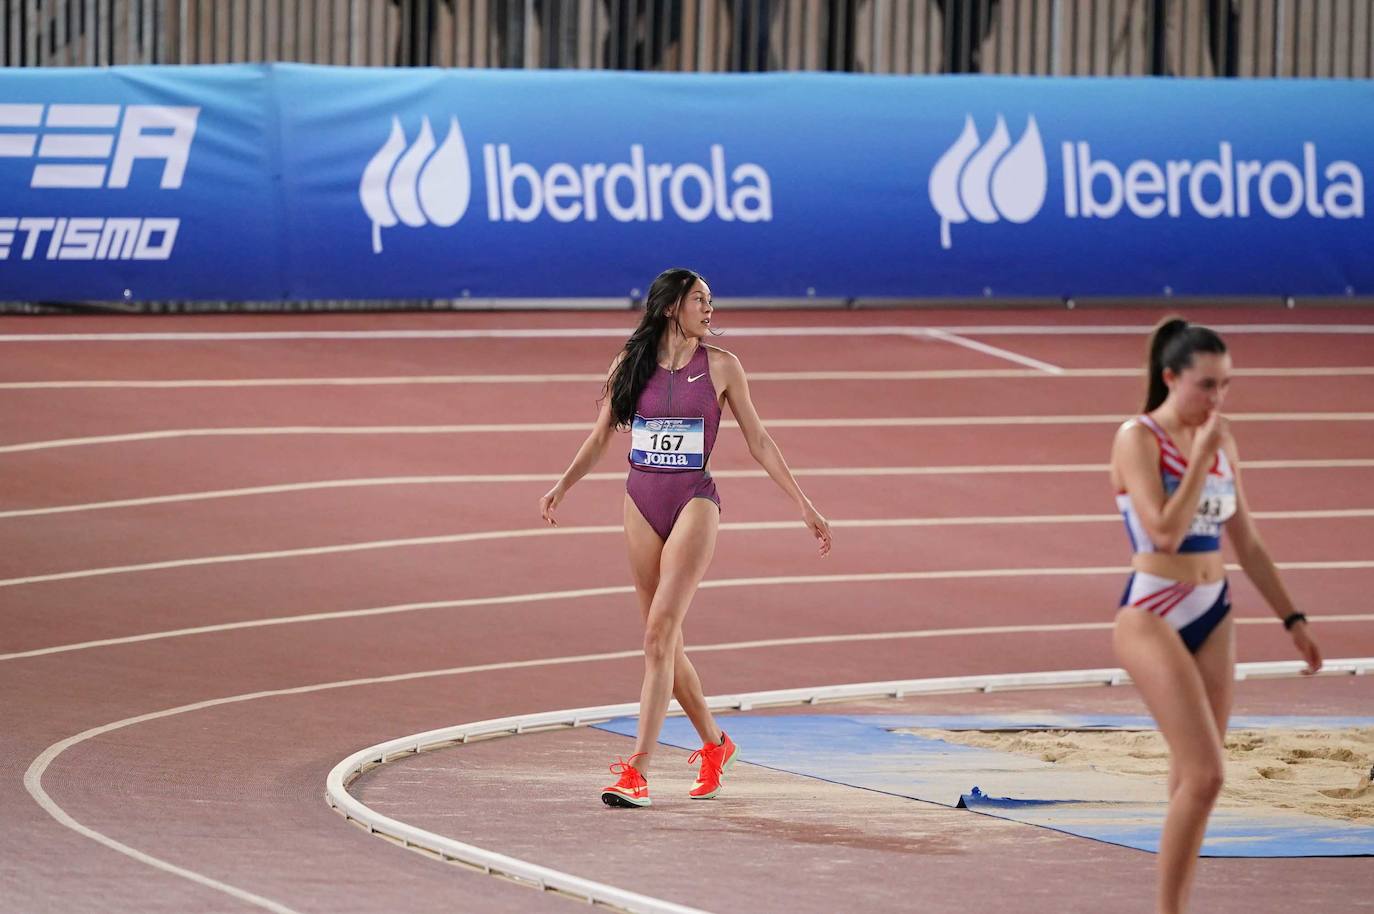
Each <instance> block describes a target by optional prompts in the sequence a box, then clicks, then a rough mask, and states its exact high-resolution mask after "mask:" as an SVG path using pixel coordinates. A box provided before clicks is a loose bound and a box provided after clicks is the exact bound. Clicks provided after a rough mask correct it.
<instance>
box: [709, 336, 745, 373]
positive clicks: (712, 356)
mask: <svg viewBox="0 0 1374 914" xmlns="http://www.w3.org/2000/svg"><path fill="white" fill-rule="evenodd" d="M701 345H703V346H705V347H706V357H707V358H708V359H709V360H710V364H711V370H712V371H715V370H717V369H722V370H726V371H740V370H743V369H742V366H741V365H740V362H739V358H738V357H737V356H736V355H735V354H734V353H733V352H731V351H730V350H728V349H722V348H720V347H719V346H712V345H711V344H710V343H702V344H701Z"/></svg>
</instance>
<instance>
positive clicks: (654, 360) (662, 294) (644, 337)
mask: <svg viewBox="0 0 1374 914" xmlns="http://www.w3.org/2000/svg"><path fill="white" fill-rule="evenodd" d="M698 280H701V274H699V273H696V272H695V271H693V270H687V269H683V268H681V267H675V268H673V269H670V270H664V271H663V272H662V273H660V274H658V278H657V279H655V280H654V283H653V285H651V286H650V287H649V296H648V298H647V299H645V302H644V316H643V317H642V318H640V320H639V326H638V327H636V328H635V331H634V333H631V334H630V338H629V339H628V340H626V341H625V357H624V358H622V359H621V360H620V364H619V365H617V366H616V369H615V372H614V373H613V374H612V375H611V377H610V379H609V380H607V382H606V389H605V391H604V392H603V397H604V396H609V397H610V398H611V418H612V419H613V420H614V421H615V425H616V427H617V428H627V427H629V425H630V424H631V422H633V421H634V417H635V405H636V404H638V403H639V395H640V394H641V393H643V392H644V386H645V385H646V384H648V383H649V378H651V377H653V374H654V369H655V368H656V367H658V340H659V337H661V336H662V335H663V330H664V329H665V328H666V327H667V326H668V314H667V312H668V309H669V308H671V307H673V306H674V305H680V304H681V303H682V301H683V299H685V298H686V297H687V293H688V292H690V291H692V286H694V285H696V284H697V281H698ZM680 313H681V312H680V311H676V312H674V314H673V319H674V320H675V321H678V322H679V323H678V326H679V327H681V323H680V322H681V316H680Z"/></svg>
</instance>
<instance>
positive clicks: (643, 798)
mask: <svg viewBox="0 0 1374 914" xmlns="http://www.w3.org/2000/svg"><path fill="white" fill-rule="evenodd" d="M644 754H645V753H643V752H636V753H635V754H634V755H632V756H630V758H629V759H628V760H626V759H623V758H621V757H620V756H616V759H615V763H614V764H612V765H611V774H617V775H620V780H618V781H616V782H615V783H614V784H612V785H611V786H610V787H603V788H602V789H601V802H603V803H605V804H606V805H607V806H624V807H627V808H629V809H637V808H639V807H641V806H649V805H652V803H653V801H652V800H650V799H649V782H648V781H646V780H645V779H644V775H642V774H640V773H639V769H638V768H636V767H635V766H634V761H635V759H637V758H639V757H640V756H641V755H644Z"/></svg>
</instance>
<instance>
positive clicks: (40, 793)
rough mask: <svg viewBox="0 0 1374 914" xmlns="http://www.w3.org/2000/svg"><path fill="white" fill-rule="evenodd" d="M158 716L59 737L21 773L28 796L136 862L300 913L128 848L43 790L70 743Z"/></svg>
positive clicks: (284, 912)
mask: <svg viewBox="0 0 1374 914" xmlns="http://www.w3.org/2000/svg"><path fill="white" fill-rule="evenodd" d="M202 704H207V703H202ZM189 707H193V706H188V708H189ZM160 716H166V715H165V714H158V713H154V714H143V715H140V716H138V717H130V718H126V719H125V720H121V721H116V722H115V723H112V724H106V725H105V726H103V727H94V728H92V729H90V730H86V731H84V732H82V733H78V734H77V735H75V736H71V737H68V738H67V739H64V740H62V741H61V742H58V743H54V744H53V745H51V746H49V747H48V748H47V749H46V750H44V751H43V753H42V754H41V755H39V756H38V758H36V759H34V760H33V762H32V764H30V765H29V768H28V770H27V771H25V772H24V789H25V790H27V791H28V792H29V795H30V796H31V797H33V800H34V802H35V803H37V804H38V805H39V806H40V807H42V809H43V811H44V812H46V813H47V814H48V815H50V816H52V817H53V819H55V820H56V821H57V823H58V824H59V825H62V826H63V827H65V828H69V829H71V830H72V831H74V832H76V833H77V834H78V835H81V836H82V837H84V838H89V839H90V840H92V841H94V842H96V843H97V844H102V845H104V846H105V847H108V848H109V849H110V850H112V851H116V852H118V853H121V854H123V855H124V856H126V857H129V858H131V859H133V860H137V861H138V862H139V863H144V864H147V865H148V866H151V867H154V868H156V869H159V870H162V871H163V872H165V873H171V874H172V875H173V876H180V877H181V878H183V879H189V880H190V881H191V882H194V883H197V884H199V885H203V886H205V887H206V888H209V889H214V890H215V891H217V892H223V893H224V894H226V895H229V896H230V897H232V898H235V899H237V900H239V901H242V902H245V903H247V904H250V905H253V906H254V907H258V908H263V909H265V910H268V911H272V912H274V914H299V912H297V911H296V910H295V909H293V908H288V907H287V906H286V905H284V904H280V903H278V902H275V901H272V900H271V899H270V898H264V897H262V896H261V895H255V894H253V893H252V892H248V891H245V890H243V889H240V888H238V887H236V886H232V885H229V884H228V883H226V882H220V881H219V880H218V879H212V878H210V877H209V876H206V875H203V874H201V873H197V872H196V871H195V870H189V869H187V868H186V867H184V866H177V865H176V864H175V863H169V862H168V861H166V860H163V859H161V858H158V857H154V856H153V855H152V854H147V853H144V852H143V851H141V850H138V849H137V848H134V847H130V846H129V845H127V844H124V843H123V842H121V841H116V840H115V839H114V838H111V837H110V836H109V835H106V834H104V833H102V832H98V831H96V830H95V829H94V828H91V827H90V826H89V825H84V824H82V823H81V822H78V821H77V820H76V819H75V818H73V817H72V816H71V814H70V813H68V812H67V811H66V810H65V809H63V808H62V807H61V806H59V805H58V804H57V803H56V802H55V801H54V800H53V798H52V797H50V796H49V795H48V792H47V791H46V790H44V789H43V773H44V772H45V771H47V770H48V766H49V765H51V764H52V763H53V761H54V760H55V759H56V758H57V757H58V756H59V755H61V754H62V753H63V752H66V751H67V750H68V749H70V748H71V747H72V746H75V745H77V744H78V743H83V742H85V741H86V740H88V739H91V738H92V737H95V736H99V735H101V734H102V733H108V732H110V731H111V730H118V729H121V728H123V727H127V726H129V725H130V724H137V723H142V722H143V721H146V720H155V719H157V718H158V717H160Z"/></svg>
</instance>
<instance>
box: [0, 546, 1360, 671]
mask: <svg viewBox="0 0 1374 914" xmlns="http://www.w3.org/2000/svg"><path fill="white" fill-rule="evenodd" d="M1279 568H1280V569H1281V570H1288V571H1353V570H1362V569H1368V568H1374V562H1358V561H1357V562H1280V563H1279ZM1130 570H1131V569H1130V568H1128V567H1126V566H1098V567H1085V568H979V569H971V570H960V571H888V572H872V573H868V574H836V575H803V576H790V577H763V578H721V579H716V580H707V581H702V582H701V585H700V589H702V590H717V589H725V588H734V587H785V586H815V585H832V584H873V583H891V582H897V581H965V580H987V579H995V578H1036V577H1078V576H1082V577H1093V576H1105V575H1113V576H1114V575H1124V574H1129V573H1130ZM1227 570H1229V571H1232V572H1235V571H1239V570H1240V567H1239V566H1238V565H1229V566H1227ZM632 593H634V588H633V587H632V586H629V585H614V586H608V587H587V588H582V589H579V590H551V591H542V592H537V593H521V594H507V595H505V596H499V597H466V598H463V599H459V600H436V601H430V602H425V603H398V604H395V605H392V606H373V607H368V608H366V609H343V610H335V611H333V612H320V613H307V614H305V615H299V616H274V617H269V618H265V619H246V620H244V621H241V622H222V623H218V624H214V625H201V626H196V627H193V628H179V629H171V630H167V631H160V632H145V633H143V634H139V635H126V636H123V637H119V638H102V639H99V640H94V641H82V642H77V643H73V644H61V645H55V646H53V647H42V648H34V649H32V650H27V651H16V652H14V653H10V654H0V661H5V660H22V659H25V658H30V657H45V656H48V655H50V654H66V653H72V652H74V651H84V650H91V649H94V648H101V647H113V646H116V645H121V644H139V643H142V642H144V641H161V640H166V639H172V638H186V637H190V636H193V635H208V634H214V633H217V632H228V631H239V630H242V629H251V628H267V627H271V626H275V625H298V624H304V623H309V622H325V621H331V620H337V619H361V618H368V617H371V616H388V615H394V614H397V613H409V612H424V611H428V610H435V609H464V608H471V607H478V606H511V605H518V604H526V603H542V602H552V601H554V600H580V599H585V598H588V597H606V596H626V595H629V594H632ZM1321 618H1323V619H1331V620H1335V621H1367V620H1374V616H1322V617H1321ZM1092 624H1096V623H1092ZM984 630H985V629H979V631H984ZM1035 630H1037V631H1039V630H1040V629H1035ZM951 631H956V630H955V629H951ZM957 631H963V629H958V630H957ZM913 637H914V636H913ZM921 637H928V636H921ZM784 640H785V639H784ZM750 643H752V642H750ZM769 643H770V644H771V643H775V642H769ZM776 643H779V644H781V643H783V642H776ZM798 643H800V642H798ZM691 650H700V648H691Z"/></svg>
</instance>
